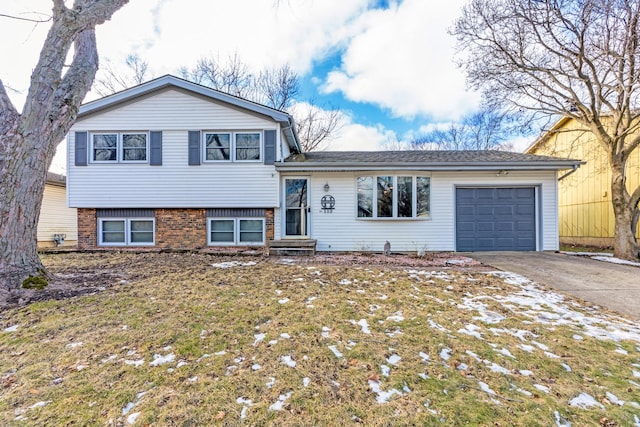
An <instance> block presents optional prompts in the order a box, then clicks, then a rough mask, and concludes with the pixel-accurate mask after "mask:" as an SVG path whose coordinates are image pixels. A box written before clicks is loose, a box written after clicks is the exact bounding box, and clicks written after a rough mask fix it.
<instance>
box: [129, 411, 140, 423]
mask: <svg viewBox="0 0 640 427" xmlns="http://www.w3.org/2000/svg"><path fill="white" fill-rule="evenodd" d="M139 416H140V412H134V413H133V414H131V415H129V416H128V417H127V424H135V423H136V421H138V417H139Z"/></svg>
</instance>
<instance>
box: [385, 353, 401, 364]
mask: <svg viewBox="0 0 640 427" xmlns="http://www.w3.org/2000/svg"><path fill="white" fill-rule="evenodd" d="M400 360H402V357H400V356H398V355H397V354H395V353H394V354H392V355H391V356H389V357H388V358H387V363H389V364H390V365H393V366H398V363H400Z"/></svg>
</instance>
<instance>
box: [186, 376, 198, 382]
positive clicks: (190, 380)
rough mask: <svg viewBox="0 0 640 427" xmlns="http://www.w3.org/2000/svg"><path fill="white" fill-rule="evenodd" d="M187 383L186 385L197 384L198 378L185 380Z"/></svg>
mask: <svg viewBox="0 0 640 427" xmlns="http://www.w3.org/2000/svg"><path fill="white" fill-rule="evenodd" d="M187 382H188V383H197V382H198V376H197V375H196V376H194V377H191V378H187Z"/></svg>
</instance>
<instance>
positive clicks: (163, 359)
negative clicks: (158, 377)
mask: <svg viewBox="0 0 640 427" xmlns="http://www.w3.org/2000/svg"><path fill="white" fill-rule="evenodd" d="M175 359H176V355H175V354H173V353H169V354H165V355H164V356H162V355H160V354H154V355H153V360H152V361H151V363H149V366H160V365H164V364H166V363H171V362H173V361H174V360H175Z"/></svg>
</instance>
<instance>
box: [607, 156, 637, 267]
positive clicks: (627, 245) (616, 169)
mask: <svg viewBox="0 0 640 427" xmlns="http://www.w3.org/2000/svg"><path fill="white" fill-rule="evenodd" d="M624 168H625V164H624V162H620V161H615V160H614V161H613V162H612V164H611V203H612V205H613V213H614V216H615V235H614V238H613V254H614V256H616V257H617V258H622V259H638V258H639V257H640V248H639V247H638V245H637V243H636V237H635V230H634V220H633V217H634V213H635V209H634V207H631V206H630V205H629V202H630V198H631V197H630V195H629V192H628V191H627V187H626V178H625V170H624Z"/></svg>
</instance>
